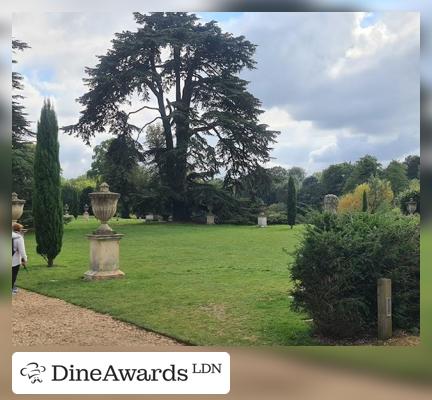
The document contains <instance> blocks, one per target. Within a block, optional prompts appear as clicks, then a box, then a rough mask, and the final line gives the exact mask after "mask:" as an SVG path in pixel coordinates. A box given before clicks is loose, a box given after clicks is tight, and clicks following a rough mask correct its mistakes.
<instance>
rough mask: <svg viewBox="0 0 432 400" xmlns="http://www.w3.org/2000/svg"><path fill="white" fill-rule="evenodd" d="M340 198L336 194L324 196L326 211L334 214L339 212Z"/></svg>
mask: <svg viewBox="0 0 432 400" xmlns="http://www.w3.org/2000/svg"><path fill="white" fill-rule="evenodd" d="M338 205H339V198H338V197H337V196H336V195H334V194H326V195H325V196H324V212H329V213H332V214H336V213H337V209H338Z"/></svg>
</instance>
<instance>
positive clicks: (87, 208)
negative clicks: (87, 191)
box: [83, 204, 90, 221]
mask: <svg viewBox="0 0 432 400" xmlns="http://www.w3.org/2000/svg"><path fill="white" fill-rule="evenodd" d="M89 208H90V207H89V206H88V204H85V205H84V214H83V217H84V219H85V220H86V221H88V220H89V217H90V214H89V212H88V210H89Z"/></svg>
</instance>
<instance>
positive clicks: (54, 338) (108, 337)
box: [12, 289, 180, 346]
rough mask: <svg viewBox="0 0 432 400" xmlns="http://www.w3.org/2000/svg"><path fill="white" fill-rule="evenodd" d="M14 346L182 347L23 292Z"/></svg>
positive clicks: (15, 308)
mask: <svg viewBox="0 0 432 400" xmlns="http://www.w3.org/2000/svg"><path fill="white" fill-rule="evenodd" d="M12 343H13V344H14V345H23V346H35V345H78V346H95V345H106V346H144V345H153V346H161V345H162V346H163V345H165V346H169V345H171V346H172V345H180V343H178V342H176V341H175V340H173V339H170V338H167V337H165V336H162V335H158V334H156V333H153V332H148V331H146V330H144V329H140V328H138V327H136V326H134V325H131V324H128V323H126V322H121V321H117V320H115V319H113V318H111V317H110V316H108V315H104V314H99V313H97V312H94V311H91V310H88V309H86V308H82V307H78V306H74V305H72V304H69V303H66V302H65V301H63V300H60V299H55V298H51V297H46V296H42V295H40V294H37V293H33V292H29V291H26V290H23V289H20V290H19V292H18V293H17V294H16V295H14V296H13V297H12Z"/></svg>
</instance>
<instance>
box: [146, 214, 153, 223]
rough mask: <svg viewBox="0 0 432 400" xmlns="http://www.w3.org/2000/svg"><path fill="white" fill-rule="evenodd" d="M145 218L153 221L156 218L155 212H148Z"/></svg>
mask: <svg viewBox="0 0 432 400" xmlns="http://www.w3.org/2000/svg"><path fill="white" fill-rule="evenodd" d="M145 220H146V221H149V222H151V221H153V220H154V215H153V214H147V215H146V216H145Z"/></svg>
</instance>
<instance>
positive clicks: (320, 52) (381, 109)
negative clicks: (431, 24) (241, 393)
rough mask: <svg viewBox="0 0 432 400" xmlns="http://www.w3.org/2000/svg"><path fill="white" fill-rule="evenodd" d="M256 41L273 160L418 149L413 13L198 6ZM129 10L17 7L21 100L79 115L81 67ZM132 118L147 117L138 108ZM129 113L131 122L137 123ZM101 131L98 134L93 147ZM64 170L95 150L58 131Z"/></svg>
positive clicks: (83, 163) (257, 83)
mask: <svg viewBox="0 0 432 400" xmlns="http://www.w3.org/2000/svg"><path fill="white" fill-rule="evenodd" d="M199 16H200V17H201V18H202V19H203V20H205V21H207V20H211V19H214V20H216V21H218V22H219V24H220V26H221V27H222V29H224V30H226V31H229V32H232V33H233V34H236V35H240V34H241V35H244V36H246V38H247V39H249V40H250V41H251V42H253V43H255V44H257V45H258V48H257V52H256V57H255V58H256V61H257V68H256V69H255V70H253V71H246V72H244V73H243V74H242V75H243V77H244V78H245V79H247V80H249V81H250V82H251V83H250V86H249V89H250V91H251V92H252V93H253V94H254V95H255V96H256V97H258V98H259V99H260V100H261V101H262V106H263V109H264V110H265V113H264V114H263V116H262V120H263V122H265V123H267V124H268V125H269V126H270V128H271V129H276V130H279V131H281V134H280V136H279V138H278V143H277V144H276V145H275V146H274V150H273V152H272V156H273V157H274V159H273V160H272V162H271V164H272V165H282V166H284V167H291V166H293V165H297V166H302V167H303V168H305V169H306V170H307V171H308V172H309V173H313V172H315V171H319V170H321V169H323V168H325V167H326V166H327V165H329V164H332V163H337V162H341V161H355V160H357V159H358V158H359V157H361V156H363V155H364V154H366V153H368V154H373V155H375V156H376V157H377V158H379V159H380V160H381V161H382V162H383V163H384V164H386V163H387V162H388V161H390V160H392V159H403V158H404V157H405V156H406V155H408V154H413V153H415V154H419V151H420V126H419V120H420V97H419V91H420V85H419V74H420V72H419V68H420V66H419V61H420V60H419V50H420V18H419V14H418V13H409V12H386V13H199ZM135 29H136V24H135V23H134V21H133V17H132V15H131V14H130V13H124V14H122V13H97V14H96V13H45V14H35V13H17V14H14V18H13V36H14V38H17V39H20V40H23V41H26V42H27V43H29V45H30V46H31V49H28V50H26V51H25V52H23V53H20V54H18V55H17V59H18V61H19V63H18V65H17V66H16V70H17V71H19V72H21V73H22V74H23V76H24V78H25V92H24V95H25V96H26V98H25V100H24V104H25V105H26V107H27V111H28V113H29V118H30V119H31V120H32V121H34V124H35V122H36V121H37V119H38V116H39V113H40V108H41V106H42V102H43V99H44V98H46V97H50V98H52V99H53V100H54V102H55V105H56V110H57V113H58V119H59V124H60V126H63V125H68V124H73V123H76V122H77V120H78V118H79V110H80V105H79V104H78V103H77V102H76V101H75V99H76V98H77V97H79V96H81V95H82V94H83V93H85V91H86V87H85V86H84V84H83V82H82V78H84V77H85V74H84V67H86V66H94V65H95V64H96V62H97V59H96V55H101V54H105V52H106V50H107V49H108V48H109V47H110V40H111V39H112V38H113V34H114V33H115V32H119V31H122V30H135ZM140 118H142V120H141V125H143V124H144V123H145V122H147V121H148V120H149V119H150V118H152V115H151V114H150V113H144V114H142V115H141V116H140ZM136 122H138V121H136ZM107 137H108V136H104V135H100V136H98V137H97V138H95V140H94V141H93V142H92V145H95V144H97V143H100V142H101V141H102V140H104V139H106V138H107ZM60 146H61V150H60V159H61V163H62V168H63V175H64V176H65V177H67V178H71V177H76V176H78V175H81V174H83V173H84V172H85V171H86V170H87V169H88V168H89V166H90V164H91V156H92V148H91V147H88V146H85V145H84V144H83V143H82V141H81V140H80V139H77V138H74V137H70V136H68V135H65V134H63V133H60Z"/></svg>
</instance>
